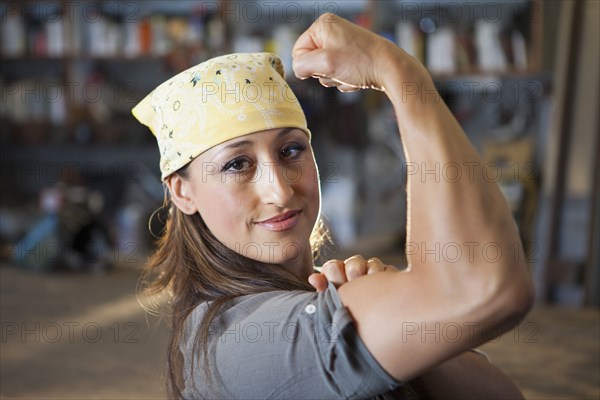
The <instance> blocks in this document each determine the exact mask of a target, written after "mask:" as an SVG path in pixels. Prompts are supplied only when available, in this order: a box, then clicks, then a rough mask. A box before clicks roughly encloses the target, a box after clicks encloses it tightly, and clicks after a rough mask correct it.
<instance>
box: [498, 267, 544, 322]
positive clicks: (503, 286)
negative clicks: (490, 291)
mask: <svg viewBox="0 0 600 400" xmlns="http://www.w3.org/2000/svg"><path fill="white" fill-rule="evenodd" d="M513 268H516V269H517V271H518V273H516V274H510V276H509V277H506V278H502V279H499V282H500V283H499V284H498V285H494V286H495V290H494V292H495V293H494V295H493V297H494V299H495V300H494V302H495V303H496V304H495V307H493V308H495V309H496V311H495V312H497V313H498V314H497V315H498V316H503V318H502V319H503V320H504V322H505V323H506V325H507V329H510V328H512V327H514V326H515V325H517V324H518V323H519V322H520V321H521V320H522V319H523V318H525V316H526V315H527V314H528V313H529V312H530V311H531V309H532V308H533V306H534V303H535V289H534V286H533V282H532V280H531V277H530V276H529V272H528V269H527V266H526V265H517V266H512V267H511V269H513ZM513 271H514V270H513Z"/></svg>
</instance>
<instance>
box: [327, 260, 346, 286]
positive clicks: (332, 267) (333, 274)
mask: <svg viewBox="0 0 600 400" xmlns="http://www.w3.org/2000/svg"><path fill="white" fill-rule="evenodd" d="M321 273H322V274H323V275H324V276H325V278H326V279H327V280H328V281H329V282H331V283H333V284H334V285H335V286H336V287H338V286H340V285H342V284H344V283H346V282H348V280H347V279H346V271H345V265H344V262H343V261H340V260H330V261H327V262H326V263H325V264H323V268H321Z"/></svg>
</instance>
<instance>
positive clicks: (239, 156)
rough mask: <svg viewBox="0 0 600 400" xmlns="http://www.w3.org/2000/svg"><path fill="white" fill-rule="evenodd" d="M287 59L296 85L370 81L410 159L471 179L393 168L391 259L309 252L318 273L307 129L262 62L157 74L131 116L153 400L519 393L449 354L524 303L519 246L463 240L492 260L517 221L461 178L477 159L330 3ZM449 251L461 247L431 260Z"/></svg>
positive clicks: (488, 335) (495, 196)
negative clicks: (159, 399) (160, 319)
mask: <svg viewBox="0 0 600 400" xmlns="http://www.w3.org/2000/svg"><path fill="white" fill-rule="evenodd" d="M292 55H293V60H294V65H293V68H294V72H295V74H296V76H297V77H298V78H300V79H306V78H310V77H318V79H319V80H320V82H321V83H322V84H323V85H324V86H337V87H338V89H339V90H341V91H351V90H358V89H361V88H374V89H377V90H383V91H385V93H386V94H387V96H388V97H389V99H390V100H391V102H392V104H393V106H394V109H395V112H396V116H397V120H398V125H399V128H400V132H401V135H402V142H403V144H404V148H405V152H406V156H407V157H406V158H407V160H408V161H409V162H411V163H413V165H419V166H422V167H423V168H427V170H431V168H433V167H434V166H436V165H438V166H439V165H440V164H441V165H448V164H449V163H454V164H456V165H459V166H462V165H468V166H470V167H471V171H475V173H470V174H469V175H468V176H467V175H466V174H465V175H464V176H463V177H462V178H459V179H452V181H450V180H436V179H426V178H427V175H425V176H424V178H421V177H419V178H418V179H417V178H415V177H413V176H409V185H408V188H407V192H408V201H407V203H408V211H407V212H408V214H407V217H408V218H407V220H408V238H407V242H408V244H409V245H410V246H411V251H410V254H409V259H408V261H409V265H410V267H409V270H408V271H403V272H398V271H397V270H396V269H395V268H386V266H385V265H383V264H382V263H381V261H379V260H378V259H370V260H369V261H368V262H367V261H365V260H364V259H363V258H362V257H360V256H357V257H353V258H351V259H349V260H347V262H345V263H344V262H341V261H337V260H332V261H331V262H328V263H326V264H325V265H324V266H323V269H322V271H321V272H322V273H323V275H320V274H318V273H315V270H314V268H313V261H312V260H313V258H312V256H313V255H314V254H315V251H316V249H317V248H318V245H319V242H320V241H321V240H322V237H323V233H322V224H321V223H320V219H319V210H320V204H319V202H320V192H319V182H318V172H317V170H316V167H315V161H314V156H313V153H312V149H311V147H310V138H311V132H310V130H309V129H308V128H307V126H306V120H305V118H304V115H303V113H302V110H301V108H300V106H299V105H298V102H297V100H296V98H295V96H294V95H293V93H292V92H291V91H290V90H289V87H288V86H287V84H286V83H285V80H284V79H283V69H282V66H281V62H280V61H279V59H278V58H277V57H275V56H273V55H269V54H266V53H260V54H234V55H228V56H223V57H217V58H215V59H212V60H209V61H207V62H205V63H202V64H200V65H198V66H196V67H193V68H190V69H189V70H187V71H184V72H182V73H180V74H178V75H177V76H175V77H173V78H171V79H170V80H169V81H167V82H165V83H163V84H162V85H160V86H159V87H158V88H156V89H155V90H154V91H153V92H152V93H151V94H150V95H148V96H147V97H146V98H145V99H144V100H143V101H142V102H141V103H140V104H138V105H137V106H136V107H135V108H134V110H133V113H134V115H135V116H136V117H137V118H138V119H139V120H140V121H141V122H142V123H144V124H146V125H147V126H148V127H150V129H151V130H152V131H153V133H154V134H155V136H156V137H157V141H158V145H159V148H160V152H161V161H160V164H161V171H162V179H163V181H164V183H165V185H166V188H167V189H168V193H169V195H170V196H169V197H170V203H166V206H168V207H169V214H170V215H169V218H168V221H167V224H166V228H165V231H164V234H163V236H162V238H161V239H160V241H159V243H158V249H157V251H156V253H155V254H154V255H153V256H152V258H151V259H150V260H149V263H148V265H147V271H146V272H147V275H146V278H147V279H148V280H149V281H150V291H154V292H161V291H163V290H168V291H169V292H170V293H171V295H172V302H171V305H172V310H173V337H172V341H171V345H170V349H169V374H168V383H169V391H170V392H169V393H170V395H171V396H172V397H177V398H179V397H184V398H201V397H204V398H242V397H243V398H342V397H343V398H375V397H378V398H403V396H410V395H411V394H412V395H414V391H413V390H412V389H411V388H416V387H418V388H420V389H419V390H421V394H423V395H426V396H430V397H432V398H457V397H464V398H466V397H472V398H481V397H482V396H484V397H487V398H490V397H494V396H496V397H502V398H509V397H520V393H519V391H518V389H517V388H516V387H515V386H514V384H512V383H511V382H510V381H509V380H508V379H507V378H505V377H504V376H503V375H502V374H501V373H500V372H499V371H498V370H496V369H495V368H494V367H493V366H492V365H491V364H489V363H488V362H487V361H486V360H485V359H484V358H482V357H480V356H479V355H477V354H474V353H472V352H467V350H469V349H471V348H473V347H476V346H478V345H480V344H482V343H484V342H486V341H489V340H491V339H493V338H494V337H496V336H498V335H500V334H501V333H503V332H505V331H507V330H508V329H510V328H512V327H513V326H515V324H516V323H518V321H519V320H520V319H522V318H523V316H524V315H525V314H526V313H527V311H528V310H529V308H530V306H531V304H532V286H531V282H530V279H529V276H528V271H527V268H526V265H525V262H524V258H523V257H522V254H519V256H520V257H510V258H508V257H506V256H505V257H497V256H496V257H494V258H493V259H492V258H490V256H489V254H488V253H485V252H482V251H481V250H482V248H486V249H488V250H489V247H490V246H489V245H490V244H493V248H494V249H495V250H497V251H499V252H500V254H501V253H503V254H505V255H506V254H508V250H509V249H514V248H515V246H514V245H515V244H517V243H518V240H519V238H518V232H517V229H516V227H515V224H514V221H513V219H512V216H511V213H510V211H509V209H508V207H507V205H506V203H505V201H504V198H503V197H502V194H501V193H500V191H499V190H498V188H497V186H496V185H495V184H494V183H491V182H488V181H486V180H485V179H483V178H484V177H483V176H482V174H481V173H479V174H477V173H476V172H477V169H476V168H474V166H476V165H481V164H480V163H481V161H480V159H479V157H478V155H477V153H476V152H475V150H474V149H473V148H472V147H471V145H470V143H469V142H468V140H467V138H466V136H465V134H464V132H463V131H462V130H461V128H460V126H459V125H458V123H457V122H456V120H455V119H454V118H453V116H452V115H451V113H450V112H449V111H448V109H447V108H446V106H445V105H444V103H443V102H441V101H440V100H439V96H438V95H437V92H436V91H435V88H434V86H433V83H432V80H431V78H430V76H429V74H428V73H427V71H426V70H425V68H424V67H423V66H422V65H421V64H420V63H419V62H418V61H416V60H415V59H414V58H412V57H410V56H409V55H407V54H406V53H405V52H403V51H402V50H401V49H399V48H398V47H396V46H395V45H394V44H393V43H391V42H389V41H387V40H385V39H383V38H381V37H379V36H377V35H375V34H373V33H371V32H369V31H367V30H364V29H362V28H359V27H357V26H355V25H353V24H351V23H349V22H348V21H346V20H344V19H342V18H340V17H337V16H335V15H333V14H324V15H322V16H321V17H320V18H319V19H318V20H317V21H316V22H315V23H314V24H313V25H312V26H311V27H310V28H309V29H308V30H307V31H306V32H304V33H303V34H302V35H301V36H300V38H299V39H298V41H297V42H296V44H295V46H294V49H293V54H292ZM409 86H410V89H411V90H410V91H409V90H407V88H408V87H409ZM478 163H479V164H478ZM454 164H453V165H454ZM415 205H416V206H415ZM511 246H512V247H511ZM450 247H451V248H452V249H454V250H455V253H453V254H461V256H460V257H455V256H453V257H452V260H449V259H448V257H441V258H440V257H439V249H447V248H450ZM519 248H520V247H519ZM436 249H437V250H436ZM436 253H438V254H436ZM513 254H514V253H513ZM375 272H376V273H375ZM309 279H310V284H309V282H308V280H309ZM328 280H329V282H328ZM336 284H337V285H338V287H337V288H336ZM311 285H312V286H314V287H316V288H317V289H318V290H319V291H318V292H314V289H312V286H311ZM490 326H493V327H494V329H493V330H490V329H489V328H490ZM448 327H450V328H452V334H451V335H450V334H448V332H449V330H448V329H447V328H448ZM407 382H410V383H411V384H410V385H406V384H405V383H407Z"/></svg>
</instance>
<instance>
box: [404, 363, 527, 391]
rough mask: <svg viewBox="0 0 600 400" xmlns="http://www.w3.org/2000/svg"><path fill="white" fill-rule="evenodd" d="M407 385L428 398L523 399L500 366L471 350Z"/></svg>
mask: <svg viewBox="0 0 600 400" xmlns="http://www.w3.org/2000/svg"><path fill="white" fill-rule="evenodd" d="M411 385H412V386H413V387H415V388H418V389H419V390H420V391H421V392H424V393H425V394H426V395H427V397H428V398H430V399H432V400H446V399H448V400H451V399H465V400H469V399H473V400H478V399H490V400H493V399H503V400H508V399H523V395H522V394H521V391H520V390H519V388H518V387H517V386H516V385H515V383H514V382H513V381H512V380H511V379H509V378H508V377H507V376H506V375H504V373H502V371H500V369H498V368H497V367H495V366H494V365H493V364H490V363H489V362H488V361H487V360H486V359H484V358H483V357H481V356H480V355H478V354H474V353H471V352H467V353H464V354H461V355H459V356H457V357H455V358H453V359H451V360H448V361H446V362H445V363H443V364H440V365H438V366H436V367H434V368H432V369H430V370H429V371H427V372H426V373H424V374H423V375H421V376H420V377H418V378H416V379H414V380H413V381H411Z"/></svg>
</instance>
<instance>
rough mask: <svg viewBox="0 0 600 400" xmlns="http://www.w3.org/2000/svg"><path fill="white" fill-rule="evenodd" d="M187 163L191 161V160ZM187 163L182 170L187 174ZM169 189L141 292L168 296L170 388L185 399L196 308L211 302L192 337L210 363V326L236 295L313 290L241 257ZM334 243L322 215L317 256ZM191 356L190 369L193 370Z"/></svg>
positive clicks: (314, 241)
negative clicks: (186, 338) (189, 328)
mask: <svg viewBox="0 0 600 400" xmlns="http://www.w3.org/2000/svg"><path fill="white" fill-rule="evenodd" d="M187 165H189V164H187ZM187 165H186V166H184V167H183V168H181V169H180V170H178V171H177V172H175V173H177V174H179V175H180V176H181V177H183V178H187V176H188V172H187ZM167 193H168V190H167V188H166V187H165V199H164V203H163V206H162V208H163V210H169V212H168V217H167V219H166V223H165V227H164V230H163V231H162V234H161V236H160V237H159V238H158V240H157V243H156V250H155V252H154V253H153V254H152V255H151V257H150V258H149V260H148V262H147V263H146V265H145V267H144V271H143V272H142V276H141V277H140V282H139V283H140V285H139V287H138V293H139V294H144V295H156V294H163V293H166V294H168V296H169V300H170V301H169V306H170V314H171V329H172V333H171V338H170V343H169V347H168V351H167V369H168V371H167V382H166V383H167V392H168V395H169V398H177V399H179V398H182V389H183V355H182V354H181V351H180V350H179V342H180V340H181V339H182V337H183V331H184V323H185V320H186V318H187V317H188V316H189V314H190V313H191V312H192V311H193V309H194V308H195V307H196V306H198V305H199V304H200V303H202V302H208V301H210V302H211V303H210V305H209V306H208V307H207V310H206V313H205V314H204V317H203V319H202V322H201V323H200V326H199V327H198V331H197V334H196V337H195V340H194V346H193V354H196V345H198V344H200V343H201V344H202V348H203V350H204V351H203V355H204V361H205V362H204V365H206V366H208V365H209V363H208V349H207V342H208V336H209V331H210V326H211V323H212V322H213V320H214V319H215V318H216V317H217V316H218V315H219V310H220V309H221V308H222V307H223V306H224V305H226V304H227V303H228V302H230V301H231V300H233V299H235V298H236V297H239V296H243V295H248V294H256V293H262V292H269V291H274V290H304V291H314V288H313V287H312V286H311V285H310V284H309V283H308V282H306V281H305V280H304V279H302V278H300V277H299V276H297V275H296V274H294V273H293V272H291V271H288V270H286V269H285V268H281V267H279V268H277V265H275V264H268V263H263V262H260V261H256V260H253V259H250V258H247V257H245V256H243V255H242V254H239V253H236V252H235V251H233V250H231V249H229V248H228V247H227V246H225V245H224V244H222V243H221V242H220V241H219V240H218V239H217V238H216V237H215V236H214V235H213V234H212V233H211V232H210V230H209V228H208V227H207V226H206V224H205V222H204V220H203V219H202V217H201V216H200V214H198V213H196V214H194V215H187V214H184V213H183V212H181V211H180V210H179V209H178V208H177V207H175V206H174V205H172V204H170V203H171V202H170V200H169V199H168V198H167ZM326 241H328V242H329V243H332V241H331V237H330V235H329V232H328V230H327V228H326V227H325V225H324V223H323V220H322V218H321V217H319V218H318V220H317V223H316V225H315V228H314V229H313V232H312V233H311V236H310V239H309V242H310V245H311V249H312V254H313V259H314V260H317V259H318V257H319V251H320V248H321V246H322V245H323V244H325V242H326ZM193 359H194V357H192V371H193ZM204 372H205V379H206V382H207V383H208V384H212V380H211V371H210V370H209V368H205V369H204Z"/></svg>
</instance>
